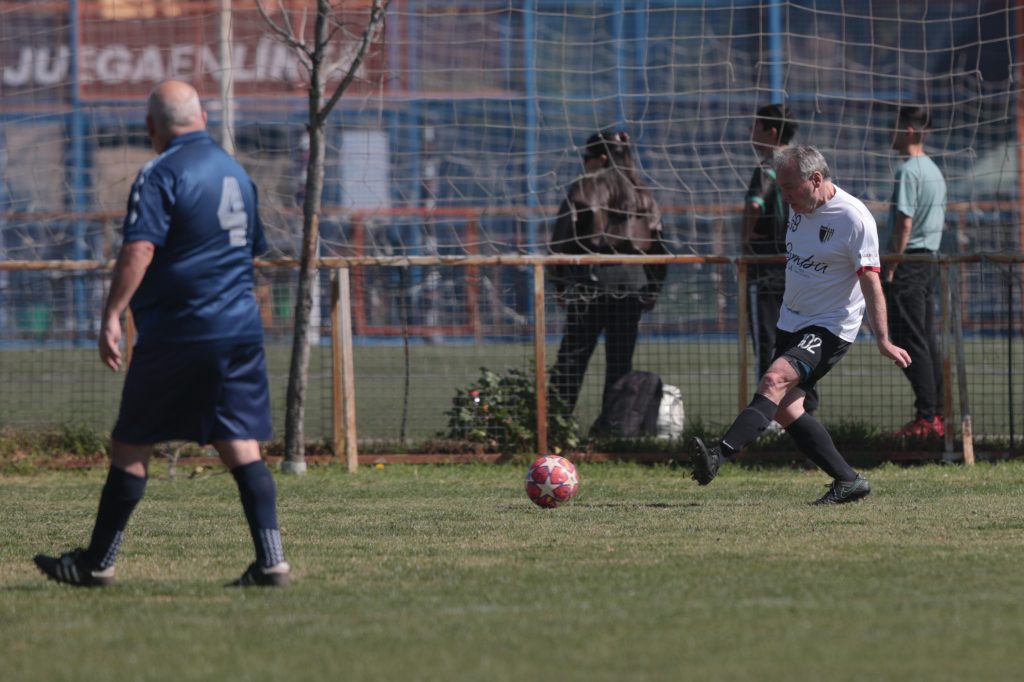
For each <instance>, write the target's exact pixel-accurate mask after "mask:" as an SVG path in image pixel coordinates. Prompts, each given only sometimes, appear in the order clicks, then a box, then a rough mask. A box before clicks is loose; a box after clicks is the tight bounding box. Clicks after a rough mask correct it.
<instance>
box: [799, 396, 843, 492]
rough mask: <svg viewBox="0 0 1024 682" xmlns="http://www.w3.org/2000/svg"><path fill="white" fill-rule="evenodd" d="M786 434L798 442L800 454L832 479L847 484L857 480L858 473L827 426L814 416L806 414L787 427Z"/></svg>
mask: <svg viewBox="0 0 1024 682" xmlns="http://www.w3.org/2000/svg"><path fill="white" fill-rule="evenodd" d="M786 433H788V434H789V435H790V436H792V437H793V440H794V441H796V446H797V447H798V448H800V452H802V453H804V454H805V455H806V456H807V458H808V459H810V460H811V461H812V462H814V463H815V464H817V465H818V466H819V467H821V468H822V470H823V471H824V472H825V473H827V474H828V475H829V476H831V477H832V478H834V479H836V480H838V481H847V482H848V481H852V480H854V479H855V478H857V472H856V471H854V470H853V469H852V468H851V467H850V465H849V464H847V463H846V460H845V459H843V456H842V455H841V454H839V450H837V449H836V446H835V443H833V442H832V436H830V435H829V433H828V430H827V429H826V428H825V425H824V424H822V423H821V422H820V421H818V420H817V419H816V418H815V417H814V416H813V415H811V414H808V413H806V412H804V414H803V415H802V416H801V417H800V418H799V419H797V420H796V421H795V422H793V423H792V424H790V425H789V426H788V427H786Z"/></svg>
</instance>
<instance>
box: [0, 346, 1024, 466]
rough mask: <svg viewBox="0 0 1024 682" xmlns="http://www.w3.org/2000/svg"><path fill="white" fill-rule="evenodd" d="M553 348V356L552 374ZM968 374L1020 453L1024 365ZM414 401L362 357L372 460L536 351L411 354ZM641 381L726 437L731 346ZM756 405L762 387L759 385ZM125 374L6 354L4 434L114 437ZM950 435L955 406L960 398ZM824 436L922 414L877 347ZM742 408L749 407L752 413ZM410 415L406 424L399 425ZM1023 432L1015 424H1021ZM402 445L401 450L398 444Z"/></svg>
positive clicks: (856, 357)
mask: <svg viewBox="0 0 1024 682" xmlns="http://www.w3.org/2000/svg"><path fill="white" fill-rule="evenodd" d="M329 350H330V349H329V348H327V347H317V348H314V349H313V352H312V353H311V358H310V386H309V391H308V394H307V400H306V428H305V435H306V438H307V440H309V441H322V440H327V439H329V438H330V436H331V398H330V372H331V363H330V352H329ZM556 350H557V344H556V343H552V344H549V346H548V349H547V353H548V364H549V365H550V364H551V363H553V362H554V357H555V353H556ZM966 352H967V357H968V363H969V365H970V367H971V373H970V391H971V412H972V416H973V420H974V433H975V437H977V438H983V439H987V440H990V441H1003V442H1007V443H1008V442H1009V434H1011V433H1012V434H1013V435H1014V438H1015V441H1016V442H1017V443H1019V442H1020V441H1021V436H1022V434H1024V424H1022V423H1020V417H1019V414H1020V410H1019V409H1018V408H1019V406H1020V404H1021V402H1022V401H1024V353H1020V352H1019V351H1018V352H1017V353H1015V354H1014V355H1013V369H1012V370H1011V369H1010V368H1008V367H1007V366H1006V360H1005V358H1006V356H1007V354H1006V348H1005V341H1003V340H1000V339H996V338H985V337H977V338H975V339H973V340H972V341H970V342H969V343H968V344H967V349H966ZM409 357H410V360H409V364H410V371H409V379H408V391H406V380H405V374H404V372H405V365H404V363H405V358H404V352H403V349H402V348H401V347H400V346H357V347H356V348H355V368H356V403H357V405H356V413H357V425H358V436H359V438H360V440H361V441H362V447H363V448H364V449H365V450H367V451H378V452H379V451H387V452H391V451H404V450H407V449H408V448H409V447H410V441H411V447H412V448H413V449H416V446H417V445H418V444H422V443H423V442H424V441H425V440H427V439H430V438H432V437H433V436H435V435H436V434H437V433H439V432H443V431H444V430H445V429H446V426H447V422H446V417H445V416H444V412H445V411H446V410H447V409H449V408H450V407H451V404H452V398H453V397H454V396H455V393H456V389H457V388H465V387H467V386H469V385H470V384H472V383H473V382H474V381H475V380H476V379H477V378H478V376H479V371H480V368H481V367H488V368H490V369H492V370H494V371H498V372H502V371H504V370H506V369H508V368H518V369H521V370H524V371H525V370H527V368H528V367H529V366H530V360H531V358H532V357H533V346H532V341H529V340H525V341H524V342H523V343H520V344H512V343H480V344H462V345H446V344H415V345H412V346H411V347H410V349H409ZM267 359H268V368H269V372H270V383H271V397H272V413H273V415H274V420H275V429H276V431H277V435H278V437H279V438H280V437H283V434H284V425H283V424H284V413H285V410H284V398H285V389H286V386H287V381H288V363H289V359H290V348H289V347H288V346H287V345H284V344H275V343H271V344H270V345H268V347H267ZM634 367H635V368H636V369H643V370H649V371H653V372H657V373H658V374H659V375H660V376H661V377H662V378H663V380H664V381H665V382H667V383H670V384H673V385H676V386H678V387H679V388H680V389H681V391H682V394H683V401H684V403H685V406H686V419H687V420H688V421H694V420H696V421H700V422H702V423H703V424H705V425H706V426H707V427H709V428H710V429H712V430H716V429H717V430H724V429H725V428H726V427H727V426H728V425H729V424H730V423H731V422H732V419H733V417H735V415H736V413H737V410H738V408H739V403H740V399H739V395H738V393H739V389H738V376H737V369H736V367H737V362H736V348H735V344H734V343H730V342H727V341H712V340H707V339H692V340H688V341H687V340H677V339H668V340H666V339H656V338H655V339H647V338H644V339H642V340H641V343H640V344H639V345H638V347H637V350H636V354H635V356H634ZM603 372H604V344H603V343H602V344H599V345H598V348H597V351H596V352H595V354H594V357H593V359H592V360H591V363H590V368H589V371H588V374H587V376H586V379H585V381H584V384H583V390H582V393H581V395H580V402H579V405H578V406H577V409H576V413H575V414H576V416H577V418H578V420H579V423H580V424H581V425H582V427H583V428H584V430H586V429H588V428H589V426H590V424H591V423H592V422H593V421H594V419H596V418H597V416H598V413H599V412H600V395H601V390H602V385H603V380H604V375H603ZM752 374H753V369H751V380H750V383H749V385H748V393H749V394H752V392H753V391H754V389H755V387H756V382H755V380H754V378H753V376H752ZM123 376H124V375H123V374H114V373H111V372H110V371H109V370H107V369H106V368H105V367H103V366H102V365H101V364H100V363H99V361H98V359H97V357H96V352H95V350H93V349H91V348H40V349H23V350H13V349H5V350H3V351H0V381H2V382H3V385H4V386H5V390H3V391H0V427H4V426H11V427H14V428H26V427H33V426H35V427H38V426H55V425H60V424H66V423H76V424H87V425H89V426H91V427H93V428H95V429H99V430H101V431H106V430H109V429H110V428H111V426H112V425H113V422H114V419H115V417H116V415H117V405H118V401H119V398H120V388H121V383H122V381H123ZM953 388H954V391H953V394H952V395H953V401H954V406H955V409H954V411H953V417H954V419H953V420H952V421H953V422H954V425H956V424H955V423H956V421H957V419H958V418H959V417H958V415H959V407H958V406H959V399H958V395H957V392H956V390H955V388H956V387H955V386H954V387H953ZM820 389H821V395H822V408H821V410H820V411H819V413H818V415H819V417H820V418H821V419H822V421H824V422H825V423H826V424H829V425H836V424H838V423H839V422H844V421H845V422H858V423H862V424H870V425H873V426H875V427H876V428H877V429H879V431H880V432H883V433H884V432H888V431H892V430H895V429H896V428H899V427H900V426H902V425H903V424H904V423H905V422H907V421H908V420H909V419H910V418H911V417H912V416H913V413H914V410H913V401H914V400H913V395H912V394H911V391H910V384H909V382H908V381H907V380H906V379H905V378H904V377H903V376H902V374H901V373H900V372H899V371H898V370H896V369H895V368H894V367H893V366H892V364H891V363H889V362H887V361H885V360H884V359H883V358H882V357H881V356H880V355H879V354H878V351H877V350H876V349H875V347H874V344H872V343H871V342H870V341H867V340H862V341H861V342H858V343H856V344H854V346H853V347H852V349H851V350H850V353H849V354H848V356H847V357H846V358H844V360H843V361H842V362H841V363H840V364H839V365H838V366H837V367H836V369H835V370H834V371H833V372H831V373H830V374H829V376H828V377H826V379H825V380H824V381H823V382H822V383H821V385H820ZM744 404H745V401H744ZM403 415H404V418H403ZM1014 422H1017V423H1014ZM403 435H404V436H405V442H403V441H402V440H401V439H402V436H403Z"/></svg>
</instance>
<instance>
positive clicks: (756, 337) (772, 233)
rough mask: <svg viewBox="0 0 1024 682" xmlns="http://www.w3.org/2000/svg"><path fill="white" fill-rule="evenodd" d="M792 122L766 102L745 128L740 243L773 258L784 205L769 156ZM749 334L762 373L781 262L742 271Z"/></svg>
mask: <svg viewBox="0 0 1024 682" xmlns="http://www.w3.org/2000/svg"><path fill="white" fill-rule="evenodd" d="M798 127H799V126H798V125H797V122H796V120H795V117H794V116H793V112H792V111H790V109H789V107H786V106H784V105H782V104H768V105H766V106H763V107H761V108H760V109H758V110H757V116H756V118H755V119H754V126H753V128H752V129H751V132H750V139H751V143H752V144H753V147H754V151H755V153H757V156H758V158H759V159H760V163H759V165H758V167H757V168H755V169H754V174H753V176H751V178H750V186H749V187H748V188H747V194H746V197H745V199H744V205H743V222H742V228H741V229H742V232H741V235H740V246H741V248H742V249H743V253H744V254H748V255H755V256H778V255H783V254H785V253H786V221H787V220H788V217H789V207H788V206H786V202H785V201H783V200H782V193H781V192H779V187H778V184H777V183H776V179H775V169H774V168H773V167H772V156H773V155H774V154H775V152H777V151H781V150H783V149H785V148H786V147H787V146H788V145H789V143H790V141H791V140H792V139H793V137H794V136H795V135H796V131H797V128H798ZM747 282H748V292H749V297H748V300H749V306H748V308H747V312H748V316H749V320H750V336H751V339H752V340H753V342H754V355H755V356H756V357H757V375H758V376H763V375H764V373H765V372H766V371H767V370H768V367H769V366H770V365H771V364H772V357H773V355H774V352H775V329H776V325H777V324H778V322H779V310H780V309H781V308H782V294H783V292H784V291H785V289H786V266H785V265H784V264H783V263H778V264H771V263H759V264H756V265H751V266H749V267H748V269H747ZM817 408H818V396H817V392H816V391H814V390H811V391H809V392H808V394H807V396H806V398H805V401H804V409H805V410H807V411H808V412H814V411H815V410H816V409H817Z"/></svg>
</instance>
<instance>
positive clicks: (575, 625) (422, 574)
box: [0, 462, 1024, 682]
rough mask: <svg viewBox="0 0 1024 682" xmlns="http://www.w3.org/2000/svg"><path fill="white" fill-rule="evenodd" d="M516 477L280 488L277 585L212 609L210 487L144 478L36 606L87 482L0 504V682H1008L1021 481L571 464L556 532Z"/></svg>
mask: <svg viewBox="0 0 1024 682" xmlns="http://www.w3.org/2000/svg"><path fill="white" fill-rule="evenodd" d="M522 471H523V467H522V466H513V465H497V466H495V465H469V466H438V467H412V466H394V467H390V466H389V467H387V468H384V469H363V470H361V471H360V472H359V473H358V474H356V475H348V474H346V473H344V471H343V470H342V468H341V467H337V466H331V467H321V468H314V469H312V470H311V471H310V473H309V474H308V475H307V476H305V477H302V478H297V477H278V485H279V497H280V507H281V519H282V529H283V533H284V537H285V542H286V548H287V550H288V552H289V559H290V560H291V562H292V563H293V565H294V577H295V583H294V585H293V587H292V588H291V589H289V590H286V591H232V590H227V589H224V588H223V587H221V583H222V582H223V581H225V580H227V579H229V578H233V577H235V576H236V574H237V573H239V572H240V571H241V570H242V568H244V566H245V564H246V563H247V562H248V561H249V559H250V548H249V541H248V535H247V531H246V529H245V525H244V521H243V520H242V514H241V509H240V505H239V503H238V500H237V498H236V492H235V487H234V484H233V482H232V480H231V478H230V477H229V476H227V475H218V474H217V473H214V475H210V473H209V472H204V473H200V474H199V475H197V476H195V477H193V478H189V477H179V478H177V479H175V480H169V479H168V478H167V477H166V475H165V473H166V472H165V471H164V470H158V469H154V471H153V472H152V473H153V477H152V479H151V482H150V485H149V489H148V493H147V497H146V499H145V500H144V501H143V502H142V504H141V505H140V507H139V509H138V511H137V513H136V516H135V518H134V519H133V521H132V525H131V527H130V528H129V534H128V537H127V540H126V543H125V546H124V548H123V551H122V557H121V561H120V562H119V565H118V583H117V584H116V585H115V586H114V587H112V588H110V589H108V590H105V591H82V590H74V589H71V588H67V587H62V586H59V585H56V584H53V583H50V582H47V581H45V580H44V579H43V578H42V577H41V576H40V575H38V574H37V573H36V572H35V569H34V567H33V566H32V565H31V562H30V558H31V556H32V555H33V554H34V553H36V552H38V551H42V550H49V551H54V550H58V549H66V548H68V547H70V546H73V545H75V544H78V543H81V542H84V541H85V540H86V539H87V535H88V532H89V528H90V525H91V519H92V516H93V513H94V510H95V504H96V500H97V497H98V493H99V489H100V486H101V485H102V480H103V472H102V471H99V470H96V471H91V472H86V473H48V474H40V475H37V476H25V477H8V478H2V479H0V496H2V498H3V499H4V502H5V504H4V507H5V514H4V521H3V525H2V528H3V542H2V543H0V585H2V591H3V594H2V597H0V637H2V641H3V643H4V644H3V651H4V655H3V660H2V675H0V676H2V678H3V679H5V680H12V681H15V680H16V681H18V682H35V681H40V682H42V681H45V682H53V681H58V680H68V681H71V680H74V681H76V682H78V681H82V680H107V681H111V682H117V681H120V680H125V681H127V680H131V681H143V680H175V682H184V681H187V680H218V681H220V680H258V681H262V680H268V681H269V680H285V679H286V680H331V679H344V680H401V681H405V680H495V681H501V680H515V681H516V682H519V681H521V680H524V679H559V680H702V681H704V680H810V679H819V678H821V679H829V680H899V681H906V680H964V679H969V680H1017V679H1020V662H1021V653H1020V642H1021V641H1022V640H1024V571H1021V566H1022V565H1024V519H1022V517H1021V497H1022V490H1024V463H1021V462H1008V463H1001V464H997V465H992V464H981V465H978V466H975V467H941V466H925V467H917V468H907V469H902V468H896V467H893V466H886V467H882V468H879V469H873V470H870V471H868V472H867V473H868V475H869V477H870V478H871V481H872V483H873V484H874V487H875V493H874V494H873V495H872V496H871V497H870V498H868V499H867V500H866V501H865V502H863V503H861V504H858V505H851V506H846V507H838V508H810V507H808V506H807V505H806V504H805V502H806V501H808V500H810V499H813V498H815V497H817V496H818V495H820V494H821V493H822V492H823V491H824V488H823V487H822V483H824V482H825V479H824V477H823V476H822V475H821V474H820V473H818V472H814V473H812V472H803V471H796V470H791V469H770V470H754V469H746V468H740V467H736V466H729V467H726V468H725V469H723V474H722V475H721V476H720V478H719V479H717V480H716V481H715V482H714V483H713V484H712V485H711V486H709V487H707V488H699V487H698V486H697V485H696V484H694V483H693V482H692V481H690V480H689V479H688V478H687V473H688V472H686V471H684V470H679V469H672V468H668V467H641V466H636V465H625V464H619V465H613V464H591V465H583V466H582V467H581V476H582V481H583V486H582V489H581V492H580V494H579V496H578V497H577V499H576V501H575V502H574V503H573V504H572V505H571V506H568V507H564V508H561V509H557V510H549V511H544V510H540V509H537V508H534V507H532V506H531V505H530V504H529V502H528V501H527V500H526V498H525V496H524V495H523V493H522V490H521V476H522Z"/></svg>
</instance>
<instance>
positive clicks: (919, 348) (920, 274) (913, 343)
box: [885, 250, 943, 419]
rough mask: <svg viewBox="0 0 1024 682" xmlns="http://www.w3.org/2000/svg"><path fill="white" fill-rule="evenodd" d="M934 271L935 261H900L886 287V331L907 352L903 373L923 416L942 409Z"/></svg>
mask: <svg viewBox="0 0 1024 682" xmlns="http://www.w3.org/2000/svg"><path fill="white" fill-rule="evenodd" d="M922 252H924V251H916V250H914V251H907V253H922ZM925 253H926V252H925ZM937 275H938V269H937V267H936V265H935V263H900V264H899V266H898V267H897V268H896V272H895V273H894V274H893V279H892V282H890V283H889V284H887V285H886V287H885V300H886V305H887V306H888V313H889V335H890V336H891V337H892V342H893V343H895V344H896V345H897V346H901V347H902V348H904V349H906V351H907V352H908V353H910V360H911V362H910V366H909V367H907V368H906V369H904V370H903V373H904V374H905V375H906V377H907V378H908V379H909V380H910V386H911V388H912V389H913V390H914V408H915V409H916V410H917V416H918V417H922V418H924V419H931V418H932V417H935V416H941V415H942V412H943V409H942V407H943V406H942V403H943V401H942V356H941V355H940V353H939V339H938V333H937V331H936V329H935V282H936V278H937Z"/></svg>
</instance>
